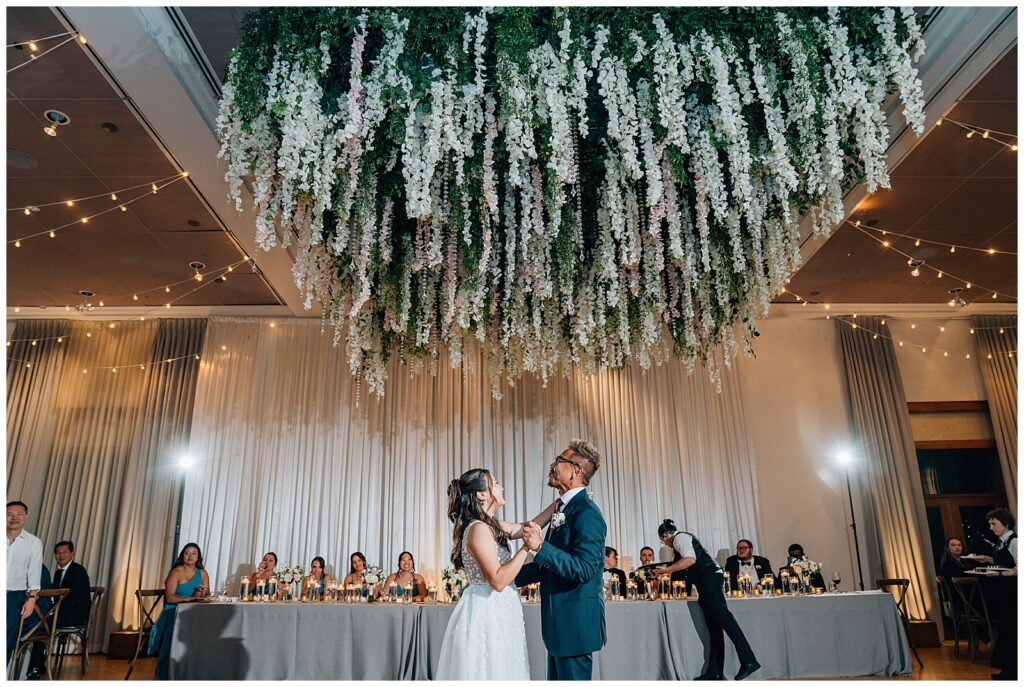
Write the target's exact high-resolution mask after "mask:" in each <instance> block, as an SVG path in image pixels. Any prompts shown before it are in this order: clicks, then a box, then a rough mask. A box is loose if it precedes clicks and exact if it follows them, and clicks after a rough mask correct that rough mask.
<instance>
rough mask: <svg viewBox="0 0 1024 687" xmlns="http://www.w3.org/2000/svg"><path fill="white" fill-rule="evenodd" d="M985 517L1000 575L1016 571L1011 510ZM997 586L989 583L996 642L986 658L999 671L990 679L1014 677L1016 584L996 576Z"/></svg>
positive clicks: (1013, 523) (1015, 677) (989, 513)
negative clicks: (1000, 569) (995, 540)
mask: <svg viewBox="0 0 1024 687" xmlns="http://www.w3.org/2000/svg"><path fill="white" fill-rule="evenodd" d="M985 519H986V520H988V528H989V529H990V530H992V534H994V535H996V536H997V537H999V541H998V542H997V543H996V547H995V550H994V551H993V552H992V559H993V561H994V562H995V565H996V566H997V567H1000V568H1006V569H1007V570H1006V572H1005V573H1004V575H1008V576H1011V577H1015V576H1016V575H1017V534H1016V533H1015V532H1014V531H1013V526H1014V525H1016V524H1017V521H1016V520H1015V519H1014V517H1013V513H1011V512H1010V511H1008V510H1007V509H1005V508H996V509H994V510H990V511H989V512H988V513H987V514H986V515H985ZM996 584H997V585H998V586H994V587H993V592H994V593H993V594H992V597H993V599H994V600H995V603H993V607H994V611H995V613H994V615H995V619H996V625H997V627H998V630H997V633H998V634H997V635H996V642H995V645H994V646H993V647H992V659H991V661H990V662H989V663H990V665H991V666H992V667H993V668H999V672H998V673H996V674H995V675H993V676H992V679H993V680H1014V681H1016V680H1017V585H1016V580H1015V579H1010V580H1003V579H1002V578H998V582H996Z"/></svg>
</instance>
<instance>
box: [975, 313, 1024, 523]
mask: <svg viewBox="0 0 1024 687" xmlns="http://www.w3.org/2000/svg"><path fill="white" fill-rule="evenodd" d="M971 324H973V325H974V328H975V336H976V337H977V341H978V353H980V357H979V360H978V364H979V365H980V366H981V377H982V379H983V380H984V382H985V393H986V395H987V396H988V410H989V414H990V415H991V417H992V430H993V433H994V434H995V439H996V450H998V451H999V466H1000V468H1001V470H1002V474H1003V486H1004V487H1005V488H1006V500H1007V502H1008V503H1009V504H1010V510H1012V511H1014V512H1016V510H1017V318H1016V317H1015V316H1012V315H974V316H973V317H972V318H971Z"/></svg>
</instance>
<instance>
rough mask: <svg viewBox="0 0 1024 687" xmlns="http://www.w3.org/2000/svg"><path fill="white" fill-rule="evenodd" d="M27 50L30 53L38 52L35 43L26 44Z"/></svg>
mask: <svg viewBox="0 0 1024 687" xmlns="http://www.w3.org/2000/svg"><path fill="white" fill-rule="evenodd" d="M28 49H29V50H31V51H32V52H37V51H38V50H39V46H38V45H36V43H35V41H29V42H28Z"/></svg>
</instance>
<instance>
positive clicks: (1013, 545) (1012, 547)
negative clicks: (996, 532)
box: [999, 530, 1017, 565]
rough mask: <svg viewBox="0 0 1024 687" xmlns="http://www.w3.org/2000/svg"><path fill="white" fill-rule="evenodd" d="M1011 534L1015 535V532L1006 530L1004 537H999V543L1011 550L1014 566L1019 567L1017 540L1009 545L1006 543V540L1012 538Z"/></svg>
mask: <svg viewBox="0 0 1024 687" xmlns="http://www.w3.org/2000/svg"><path fill="white" fill-rule="evenodd" d="M1011 534H1013V530H1006V531H1005V532H1003V536H1001V537H999V541H1000V543H1001V544H1002V545H1003V546H1005V547H1006V548H1008V549H1009V550H1010V555H1011V556H1013V564H1014V565H1017V540H1016V539H1014V540H1013V541H1012V542H1010V543H1009V544H1007V543H1006V540H1007V539H1009V538H1010V535H1011Z"/></svg>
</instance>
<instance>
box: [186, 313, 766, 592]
mask: <svg viewBox="0 0 1024 687" xmlns="http://www.w3.org/2000/svg"><path fill="white" fill-rule="evenodd" d="M274 325H275V326H271V322H270V321H268V320H266V319H262V320H259V319H253V320H244V319H235V318H211V321H210V325H209V328H208V330H207V334H206V339H205V352H204V358H203V362H202V365H201V369H200V374H199V382H198V388H197V393H196V404H195V412H194V418H193V424H192V433H191V445H190V453H191V455H192V456H193V458H194V459H195V461H196V467H195V469H193V470H192V471H191V472H190V473H189V475H188V478H187V487H186V496H185V506H184V509H183V524H182V541H190V540H194V541H196V542H199V543H200V544H201V545H202V546H203V547H204V552H205V554H206V556H207V562H208V566H209V568H210V571H211V573H210V574H211V580H212V581H213V582H214V584H218V585H219V584H221V583H225V582H228V581H229V578H230V582H231V586H232V587H234V585H235V584H237V581H238V578H239V577H240V576H241V574H243V573H245V572H248V571H249V570H251V569H252V567H253V565H254V564H255V562H256V561H258V559H259V558H260V557H261V556H262V555H263V553H264V552H266V551H268V550H273V551H275V552H276V553H277V554H278V557H279V561H280V563H281V564H282V565H287V564H301V565H302V566H304V567H306V568H308V565H309V562H310V560H311V559H312V557H313V556H316V555H322V556H324V557H325V558H326V559H327V562H328V572H329V573H332V574H335V575H342V574H344V573H347V572H348V559H349V554H350V553H351V552H352V551H355V550H361V551H362V552H363V553H365V554H366V557H367V559H368V560H369V562H370V564H376V565H381V566H382V567H384V568H386V569H394V568H395V567H396V566H397V558H398V554H399V552H401V551H402V550H406V549H407V550H410V551H412V552H413V554H414V555H415V556H416V561H417V568H418V570H420V571H421V572H425V573H426V574H427V575H431V576H432V575H436V574H437V572H438V571H439V570H440V568H443V567H447V566H448V565H450V563H449V562H448V556H449V549H450V546H451V529H450V523H449V522H448V520H447V518H446V515H445V512H446V496H445V494H446V488H447V485H448V482H449V481H450V480H451V479H452V478H454V477H457V476H458V475H459V474H460V473H461V472H463V471H464V470H466V469H468V468H470V467H474V466H483V467H487V468H489V469H490V470H492V471H493V473H494V474H495V476H496V477H497V479H498V480H499V481H500V482H502V483H503V484H504V486H505V494H506V499H507V501H508V502H507V505H506V506H505V509H504V513H503V515H504V517H505V518H507V519H511V520H523V519H524V518H526V517H529V516H533V515H535V514H536V513H537V512H538V511H539V510H541V508H542V507H544V506H546V505H547V504H548V503H550V501H551V500H552V499H553V498H554V496H555V492H554V491H553V490H552V489H550V488H548V487H547V486H546V475H547V466H548V464H549V462H550V461H551V459H552V457H553V456H555V455H556V454H557V453H559V452H560V451H561V450H562V449H563V448H565V446H566V443H567V442H568V440H569V439H570V438H572V437H577V436H578V437H582V438H586V439H589V440H591V441H592V442H593V443H594V444H595V445H596V446H597V447H598V449H599V450H600V451H601V453H602V455H603V457H604V462H603V464H602V466H601V469H600V470H599V471H598V473H597V474H596V476H595V479H594V480H593V482H592V483H591V489H592V490H593V498H594V500H595V501H596V502H597V504H598V505H599V506H600V508H601V510H602V511H603V513H604V515H605V518H606V519H607V521H608V526H609V529H608V544H609V545H612V546H615V547H616V548H618V549H619V552H620V554H622V555H624V556H632V557H633V559H634V561H635V560H636V558H637V556H638V553H639V549H640V547H641V546H643V545H652V546H654V547H655V549H657V548H658V540H657V536H656V528H657V526H658V524H659V523H660V521H661V519H662V518H665V517H672V518H673V519H675V520H676V521H677V522H678V523H679V524H680V525H681V526H683V527H686V528H690V530H691V531H693V532H695V533H696V534H697V535H698V537H700V538H701V539H702V540H703V541H704V542H705V543H706V544H707V546H708V548H709V549H710V550H711V551H712V552H715V551H717V550H719V549H725V548H729V549H731V547H732V545H733V542H735V540H736V539H737V538H738V537H740V536H748V537H752V538H754V539H755V540H757V539H758V535H757V532H756V530H755V524H756V522H757V512H756V511H757V504H756V502H755V491H754V483H755V476H754V474H753V467H752V466H753V461H752V455H751V449H750V446H749V444H748V441H747V436H746V431H745V422H744V418H743V413H742V408H741V406H740V395H739V389H738V384H737V380H736V379H735V378H734V374H733V373H726V374H725V375H724V379H723V389H722V393H721V394H718V393H717V392H716V391H715V390H714V388H713V387H711V385H710V384H709V383H708V381H707V377H706V375H705V374H704V373H703V371H701V370H699V369H698V370H696V371H695V372H694V374H693V375H692V376H688V375H687V373H686V370H685V367H684V366H683V365H681V364H680V363H678V362H672V363H670V364H668V365H666V366H664V367H661V368H658V369H654V370H651V371H648V372H647V373H646V374H645V373H643V372H642V371H640V370H639V369H628V370H623V371H619V372H609V373H605V374H601V375H598V376H596V377H594V378H591V379H589V380H587V379H585V378H583V377H580V376H574V377H571V378H569V379H561V378H557V379H553V380H551V381H550V382H549V384H548V387H547V389H544V388H542V386H541V384H540V383H539V382H536V381H534V380H531V379H524V380H522V381H521V382H520V383H519V384H517V385H516V386H515V387H514V388H509V387H506V388H505V389H504V395H503V398H502V399H501V400H494V399H493V398H492V397H491V394H490V389H489V383H488V382H487V379H486V377H485V376H482V375H481V374H479V372H469V371H467V372H464V371H462V370H451V369H448V368H447V366H445V365H443V364H442V365H440V366H439V368H440V369H439V370H438V372H437V376H436V377H432V376H430V375H429V374H411V373H410V372H409V371H408V369H406V368H399V367H398V366H397V364H393V365H392V366H391V367H390V369H389V375H390V377H389V381H388V384H387V393H386V396H385V397H384V398H383V399H381V400H377V399H376V398H375V397H372V396H369V395H368V394H367V393H366V391H365V389H362V390H361V389H360V387H359V385H358V384H356V383H354V382H353V380H352V379H351V377H350V375H349V372H348V370H347V363H346V359H345V350H344V347H343V346H341V347H338V348H334V347H332V346H331V337H330V336H329V335H324V334H323V333H322V327H321V323H320V322H318V321H309V320H283V321H282V320H278V321H275V322H274ZM222 347H224V348H226V350H223V349H222ZM474 363H475V369H476V370H478V371H479V370H480V369H481V368H482V361H481V360H480V359H479V358H476V359H475V360H474Z"/></svg>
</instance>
